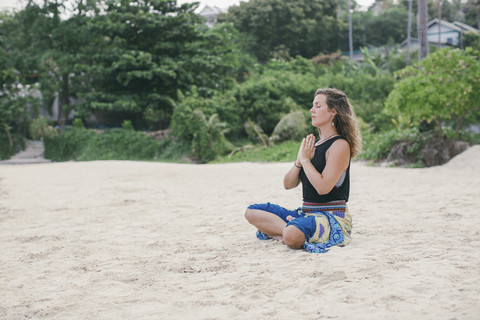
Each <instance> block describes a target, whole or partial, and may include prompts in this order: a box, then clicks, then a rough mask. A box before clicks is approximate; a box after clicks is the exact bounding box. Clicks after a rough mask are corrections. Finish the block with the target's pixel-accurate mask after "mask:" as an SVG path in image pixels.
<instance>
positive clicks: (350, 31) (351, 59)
mask: <svg viewBox="0 0 480 320" xmlns="http://www.w3.org/2000/svg"><path fill="white" fill-rule="evenodd" d="M348 47H349V49H350V54H349V58H350V68H352V61H353V32H352V3H351V0H348Z"/></svg>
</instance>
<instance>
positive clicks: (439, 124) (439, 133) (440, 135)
mask: <svg viewBox="0 0 480 320" xmlns="http://www.w3.org/2000/svg"><path fill="white" fill-rule="evenodd" d="M435 120H436V121H437V129H438V137H439V138H440V139H441V138H442V136H443V132H442V122H441V121H440V116H439V115H438V114H437V115H435Z"/></svg>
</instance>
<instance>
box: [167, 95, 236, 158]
mask: <svg viewBox="0 0 480 320" xmlns="http://www.w3.org/2000/svg"><path fill="white" fill-rule="evenodd" d="M215 108H216V106H215V104H214V103H213V101H212V100H211V99H201V98H199V97H198V95H195V94H194V95H192V96H189V97H186V98H185V97H183V96H181V100H180V102H179V103H178V104H177V105H176V106H175V109H174V112H173V116H172V124H171V128H172V135H173V136H175V137H177V138H178V139H179V140H180V141H183V142H188V143H190V145H191V150H192V154H193V155H194V157H195V158H196V159H197V160H198V161H200V162H208V161H210V160H213V159H214V158H215V157H216V156H218V155H223V154H225V153H227V152H228V151H229V150H231V144H230V143H229V142H228V140H227V138H226V137H225V133H226V132H227V131H228V129H227V124H226V123H225V122H221V121H220V117H219V115H218V114H217V113H215V111H216V110H215Z"/></svg>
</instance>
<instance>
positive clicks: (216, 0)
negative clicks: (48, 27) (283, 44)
mask: <svg viewBox="0 0 480 320" xmlns="http://www.w3.org/2000/svg"><path fill="white" fill-rule="evenodd" d="M197 1H198V2H200V7H199V9H202V8H203V7H205V6H207V5H208V6H217V7H219V8H228V7H229V6H231V5H237V4H239V3H240V0H197ZM185 2H193V1H192V0H177V3H179V4H182V3H185ZM357 2H358V4H360V5H362V6H370V5H371V4H372V3H373V2H374V0H357ZM22 3H23V1H22V0H0V10H2V9H5V8H17V9H19V8H21V7H22Z"/></svg>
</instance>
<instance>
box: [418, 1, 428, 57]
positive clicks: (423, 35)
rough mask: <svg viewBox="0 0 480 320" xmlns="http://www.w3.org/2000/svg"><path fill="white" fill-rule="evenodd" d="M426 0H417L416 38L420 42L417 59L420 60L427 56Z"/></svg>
mask: <svg viewBox="0 0 480 320" xmlns="http://www.w3.org/2000/svg"><path fill="white" fill-rule="evenodd" d="M427 10H428V9H427V0H418V40H419V43H420V52H419V55H418V60H419V61H422V60H423V59H425V58H426V57H427V56H428V51H429V48H428V34H427V25H428V11H427Z"/></svg>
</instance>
